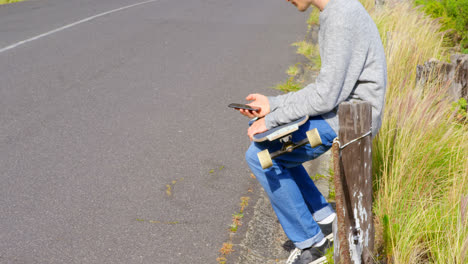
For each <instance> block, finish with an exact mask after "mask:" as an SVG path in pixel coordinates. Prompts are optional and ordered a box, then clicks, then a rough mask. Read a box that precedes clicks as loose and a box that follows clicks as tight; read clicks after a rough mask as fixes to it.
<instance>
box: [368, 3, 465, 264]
mask: <svg viewBox="0 0 468 264" xmlns="http://www.w3.org/2000/svg"><path fill="white" fill-rule="evenodd" d="M362 2H363V5H364V6H365V7H366V8H367V9H368V11H369V13H370V14H371V16H372V17H373V19H374V21H375V22H376V24H377V26H378V28H379V31H380V34H381V36H382V41H383V44H384V47H385V51H386V58H387V66H388V81H389V83H388V84H389V85H388V88H387V89H388V91H387V97H386V106H385V113H384V118H383V124H382V127H381V130H380V133H379V135H378V136H377V137H376V139H375V140H374V155H373V162H374V177H375V180H374V182H375V194H374V196H375V197H374V199H375V203H374V213H375V216H376V218H377V222H378V223H381V224H380V229H382V232H380V234H383V235H382V236H383V237H384V239H381V238H377V239H376V240H377V241H379V240H380V241H383V242H382V243H381V245H379V248H380V254H381V255H380V256H376V257H377V258H384V259H386V260H387V261H388V262H391V263H405V264H406V263H468V256H467V254H466V249H467V247H468V221H467V218H468V217H467V216H466V215H465V216H464V215H462V210H461V207H462V205H461V201H462V200H463V198H462V197H465V196H467V195H468V136H467V132H468V129H467V126H466V124H459V123H456V122H455V120H452V119H451V116H452V115H451V114H452V113H451V112H450V111H451V102H449V101H448V100H447V99H446V96H445V94H446V93H445V90H446V87H447V84H446V83H442V82H434V83H432V84H428V85H425V86H424V87H421V86H418V85H416V81H415V79H416V66H417V65H418V64H423V63H424V62H425V61H427V60H429V59H430V58H437V59H443V58H444V57H445V54H444V49H443V47H442V42H443V36H442V34H441V33H440V32H439V26H438V24H437V22H435V21H433V20H431V19H429V18H426V17H425V16H424V15H423V14H422V13H421V12H419V11H418V10H416V9H414V8H412V6H411V5H410V4H408V3H405V2H398V3H389V4H387V5H386V6H384V7H382V8H375V7H374V6H373V1H369V0H363V1H362ZM465 214H466V213H465ZM382 255H383V256H382Z"/></svg>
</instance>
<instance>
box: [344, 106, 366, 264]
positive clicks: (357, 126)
mask: <svg viewBox="0 0 468 264" xmlns="http://www.w3.org/2000/svg"><path fill="white" fill-rule="evenodd" d="M338 116H339V122H340V131H339V135H338V137H339V141H340V145H341V146H343V145H345V144H346V143H348V142H350V141H352V140H353V139H356V138H359V137H361V136H362V135H364V134H366V133H367V132H369V131H370V130H371V123H372V108H371V105H370V104H369V103H365V102H360V103H342V104H340V106H339V111H338ZM371 150H372V138H371V136H366V137H364V138H362V139H360V140H358V141H356V142H355V143H352V144H350V145H348V146H347V147H345V148H344V149H341V151H340V158H339V164H338V165H339V167H340V168H339V170H338V172H339V173H338V174H337V175H336V176H335V178H338V179H336V180H335V188H336V196H337V213H338V220H339V221H338V223H339V224H338V237H339V240H340V242H339V245H340V250H339V251H340V255H341V262H340V261H338V262H336V263H347V262H346V261H347V260H349V259H350V260H351V263H366V264H367V263H373V259H372V253H373V247H374V225H373V214H372V151H371ZM338 165H336V166H338ZM335 174H336V171H335ZM338 198H339V199H341V201H340V202H338V200H339V199H338ZM338 203H340V208H339V207H338ZM340 210H341V211H342V212H339V211H340ZM340 215H341V219H340ZM340 222H341V223H340ZM347 254H349V259H348V257H347V256H348V255H347Z"/></svg>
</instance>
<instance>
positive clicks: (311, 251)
mask: <svg viewBox="0 0 468 264" xmlns="http://www.w3.org/2000/svg"><path fill="white" fill-rule="evenodd" d="M319 244H320V246H318V247H310V248H306V249H302V250H301V249H298V248H296V249H295V250H293V251H292V252H291V254H290V256H289V258H288V260H287V261H286V264H321V263H326V262H327V258H326V257H325V253H327V250H328V249H329V248H331V247H332V244H331V243H330V241H329V240H328V239H326V238H324V239H323V240H322V241H321V242H320V243H319Z"/></svg>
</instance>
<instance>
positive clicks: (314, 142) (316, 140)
mask: <svg viewBox="0 0 468 264" xmlns="http://www.w3.org/2000/svg"><path fill="white" fill-rule="evenodd" d="M306 135H307V139H308V140H309V143H310V146H311V147H313V148H315V147H317V146H320V145H322V139H321V138H320V134H319V132H318V130H317V129H316V128H314V129H312V130H309V131H307V132H306Z"/></svg>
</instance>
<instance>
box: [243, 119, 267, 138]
mask: <svg viewBox="0 0 468 264" xmlns="http://www.w3.org/2000/svg"><path fill="white" fill-rule="evenodd" d="M265 131H267V128H266V126H265V118H260V119H258V120H257V121H255V122H254V123H253V124H252V125H251V126H250V127H249V130H247V135H248V136H249V138H250V141H252V140H253V136H254V135H255V134H259V133H263V132H265Z"/></svg>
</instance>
